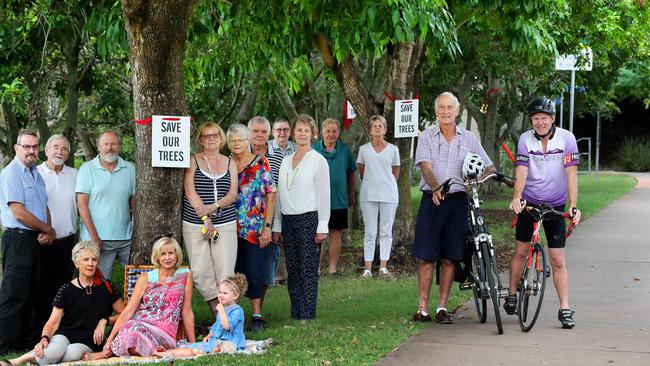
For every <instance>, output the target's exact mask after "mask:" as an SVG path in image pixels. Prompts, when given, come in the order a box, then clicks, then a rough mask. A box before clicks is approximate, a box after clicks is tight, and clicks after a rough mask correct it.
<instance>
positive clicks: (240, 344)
mask: <svg viewBox="0 0 650 366" xmlns="http://www.w3.org/2000/svg"><path fill="white" fill-rule="evenodd" d="M226 316H227V318H228V325H230V330H225V329H224V328H223V326H222V325H221V321H220V320H219V314H217V316H216V321H215V322H214V324H213V325H212V327H211V328H210V333H212V336H211V337H210V338H209V339H208V341H207V342H196V343H188V344H186V345H183V348H192V349H197V350H200V351H203V352H205V353H210V352H212V350H213V349H214V348H215V347H216V346H217V342H218V341H222V342H232V343H234V344H235V346H236V347H237V351H242V350H244V349H245V348H246V338H245V337H244V309H242V307H241V306H239V305H238V304H233V305H231V306H228V307H227V308H226Z"/></svg>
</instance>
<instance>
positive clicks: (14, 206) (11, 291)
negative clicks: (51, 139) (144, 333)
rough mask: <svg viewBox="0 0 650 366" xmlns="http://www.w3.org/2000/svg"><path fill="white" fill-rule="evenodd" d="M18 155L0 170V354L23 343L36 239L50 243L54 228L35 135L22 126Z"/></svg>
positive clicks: (38, 242)
mask: <svg viewBox="0 0 650 366" xmlns="http://www.w3.org/2000/svg"><path fill="white" fill-rule="evenodd" d="M14 150H15V151H16V157H15V158H14V160H12V161H11V163H9V165H7V167H6V168H5V169H4V170H3V171H2V173H0V192H1V194H0V215H1V218H2V226H3V227H4V232H3V234H2V266H3V271H4V280H3V281H2V286H1V287H0V309H1V311H0V355H3V354H6V353H8V352H11V351H16V350H20V349H23V348H25V347H29V345H27V344H25V341H26V339H25V338H26V336H27V335H28V333H29V324H30V318H31V316H32V314H31V313H30V312H31V309H32V305H33V304H32V302H33V299H34V295H35V293H34V292H35V291H34V290H35V288H36V280H37V270H38V266H39V255H38V253H39V245H50V244H52V241H53V240H54V239H56V231H55V230H54V228H52V226H51V225H50V213H49V211H48V209H47V196H46V194H45V182H44V181H43V178H42V177H41V175H40V174H39V173H38V170H37V169H36V164H35V163H36V161H37V160H38V150H39V141H38V136H37V135H36V133H35V132H32V131H28V130H22V131H20V133H19V134H18V140H17V143H16V145H14Z"/></svg>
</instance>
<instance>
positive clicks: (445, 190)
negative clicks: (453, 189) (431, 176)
mask: <svg viewBox="0 0 650 366" xmlns="http://www.w3.org/2000/svg"><path fill="white" fill-rule="evenodd" d="M449 182H451V178H449V179H447V180H446V181H445V182H444V183H443V184H442V190H441V191H440V194H441V195H442V196H443V197H444V196H446V195H447V193H449V187H450V186H451V185H450V184H449Z"/></svg>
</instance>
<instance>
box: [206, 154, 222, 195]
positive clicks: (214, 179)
mask: <svg viewBox="0 0 650 366" xmlns="http://www.w3.org/2000/svg"><path fill="white" fill-rule="evenodd" d="M203 160H204V161H205V165H207V166H208V172H209V173H210V180H212V189H213V192H214V193H213V194H214V202H215V203H216V202H217V201H218V200H219V188H218V187H217V175H216V173H215V172H214V171H213V170H212V165H210V159H208V154H206V153H205V151H204V152H203ZM218 167H219V154H217V168H218Z"/></svg>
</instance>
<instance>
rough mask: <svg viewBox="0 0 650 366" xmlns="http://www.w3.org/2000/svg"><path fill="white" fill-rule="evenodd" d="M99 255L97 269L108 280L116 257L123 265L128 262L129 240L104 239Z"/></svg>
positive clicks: (111, 275) (129, 253) (110, 277)
mask: <svg viewBox="0 0 650 366" xmlns="http://www.w3.org/2000/svg"><path fill="white" fill-rule="evenodd" d="M103 242H104V244H103V245H102V251H101V255H100V257H99V266H98V267H99V270H100V271H102V273H103V274H104V277H106V279H108V280H110V279H112V277H113V262H115V258H117V260H118V261H120V263H122V265H123V266H126V265H127V264H128V263H129V256H130V255H131V240H104V241H103Z"/></svg>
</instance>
